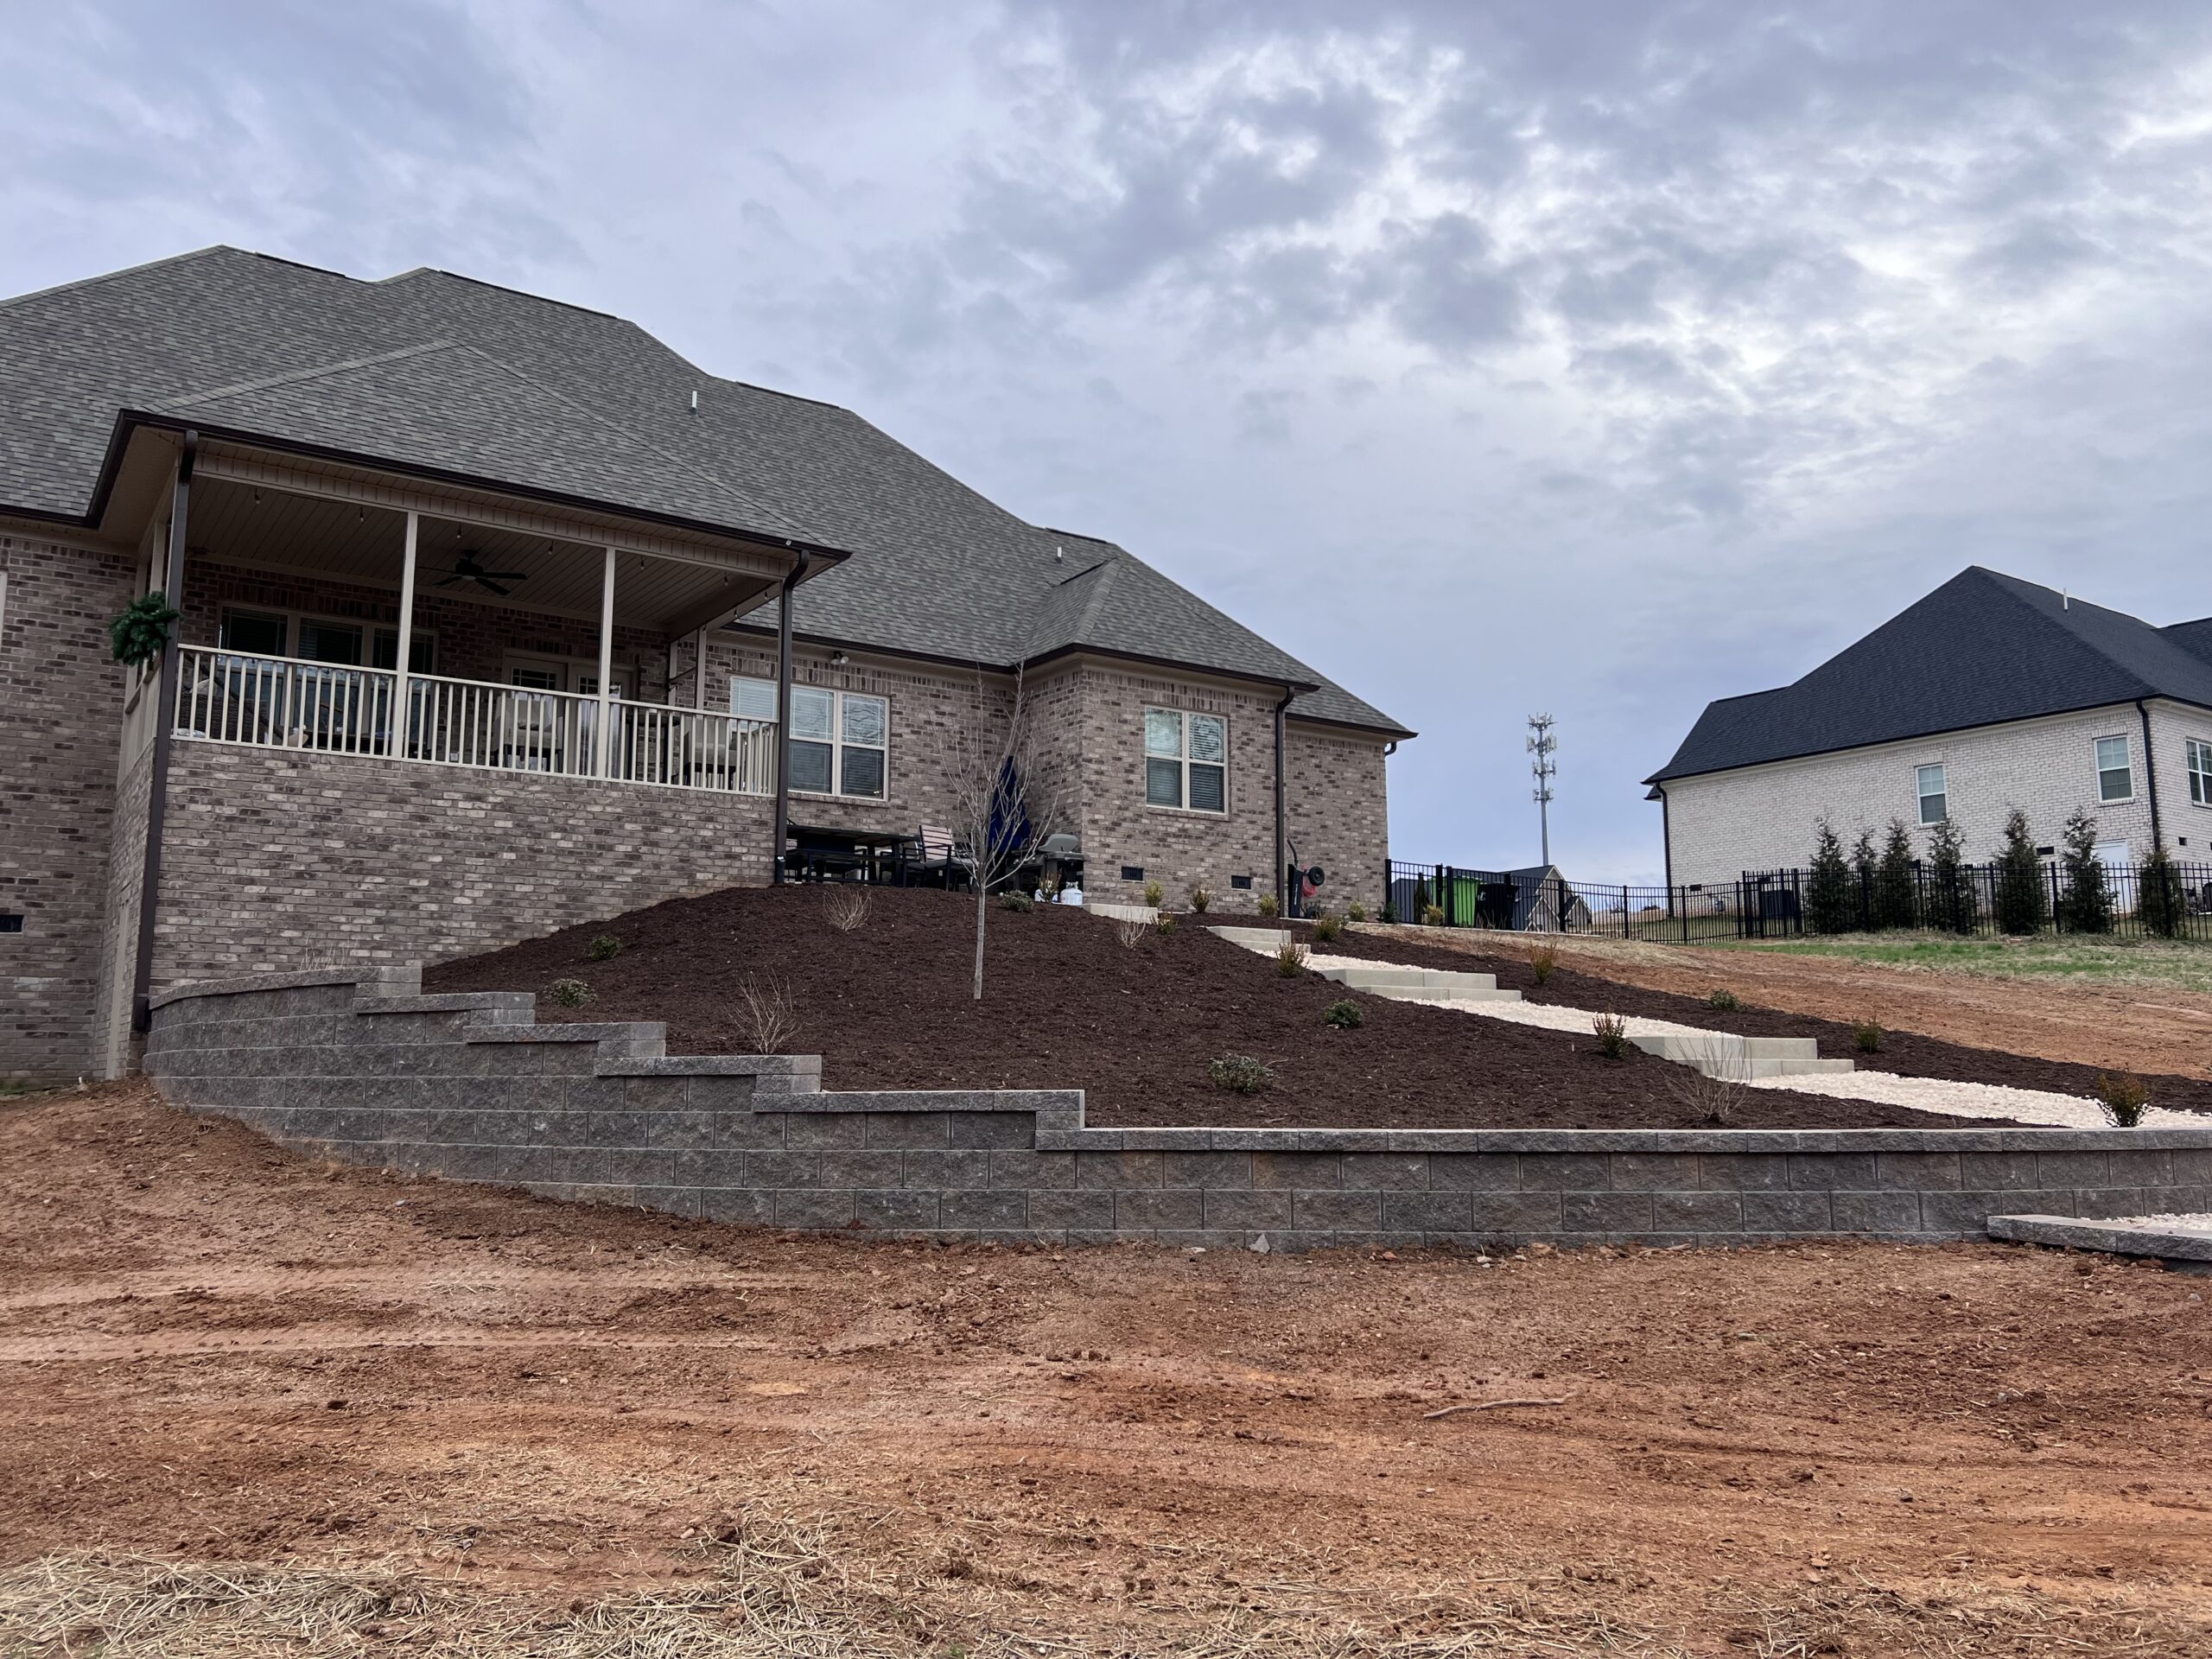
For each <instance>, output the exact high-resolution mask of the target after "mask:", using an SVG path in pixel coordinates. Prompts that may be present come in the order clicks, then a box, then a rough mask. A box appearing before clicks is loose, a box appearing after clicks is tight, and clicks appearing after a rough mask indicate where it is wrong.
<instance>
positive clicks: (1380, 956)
mask: <svg viewBox="0 0 2212 1659" xmlns="http://www.w3.org/2000/svg"><path fill="white" fill-rule="evenodd" d="M1299 931H1300V934H1301V935H1302V936H1304V937H1306V938H1310V937H1311V934H1312V930H1311V929H1310V928H1309V927H1307V926H1306V925H1304V924H1300V925H1299ZM1446 937H1447V938H1449V937H1450V936H1449V935H1446ZM1459 937H1460V938H1465V939H1467V940H1468V941H1469V942H1470V943H1472V941H1473V939H1474V938H1475V937H1476V936H1474V935H1469V934H1463V935H1460V936H1459ZM1314 948H1315V949H1316V950H1326V951H1330V952H1332V953H1334V954H1336V955H1338V956H1346V957H1363V958H1364V959H1366V960H1369V961H1375V962H1399V963H1408V964H1409V965H1412V966H1416V967H1424V968H1457V969H1462V970H1465V971H1469V972H1473V973H1478V974H1495V975H1497V982H1498V984H1499V986H1500V987H1502V988H1506V989H1510V990H1516V991H1519V992H1520V993H1521V995H1522V997H1523V998H1524V999H1526V1000H1527V1001H1530V1002H1546V1003H1553V1004H1564V1005H1565V1006H1567V1007H1577V1008H1588V1009H1590V1010H1592V1012H1604V1013H1611V1014H1630V1015H1634V1016H1637V1017H1640V1018H1643V1019H1649V1020H1677V1021H1679V1022H1680V1023H1681V1024H1683V1025H1686V1026H1703V1027H1707V1028H1709V1029H1711V1030H1713V1031H1730V1032H1734V1033H1738V1035H1740V1036H1745V1037H1810V1038H1812V1039H1814V1040H1815V1042H1817V1043H1818V1044H1819V1045H1820V1052H1821V1054H1823V1055H1825V1056H1827V1057H1829V1058H1836V1059H1849V1060H1855V1061H1857V1062H1858V1064H1859V1067H1860V1068H1861V1069H1862V1070H1865V1071H1890V1072H1894V1073H1896V1074H1897V1076H1899V1077H1941V1078H1943V1079H1945V1080H1946V1081H1948V1082H1953V1083H1996V1084H2007V1085H2009V1086H2011V1087H2012V1088H2015V1089H2044V1090H2050V1091H2051V1092H2053V1093H2055V1094H2062V1095H2075V1096H2089V1097H2092V1098H2094V1096H2095V1095H2096V1092H2097V1078H2098V1077H2100V1076H2101V1071H2100V1068H2098V1067H2096V1066H2094V1065H2068V1064H2066V1063H2065V1062H2064V1061H2063V1060H2044V1059H2037V1058H2035V1057H2033V1056H2031V1055H2025V1054H2010V1053H2006V1052H2004V1051H2003V1050H2000V1049H1993V1048H1970V1047H1967V1046H1965V1045H1964V1044H1961V1043H1947V1042H1944V1041H1942V1039H1939V1038H1935V1037H1923V1036H1920V1035H1918V1034H1917V1033H1913V1032H1910V1031H1885V1032H1884V1033H1882V1046H1881V1048H1880V1049H1879V1051H1878V1052H1875V1053H1872V1054H1866V1053H1862V1052H1859V1046H1858V1044H1857V1042H1856V1041H1855V1039H1854V1038H1853V1033H1852V1028H1851V1027H1849V1026H1847V1025H1844V1024H1842V1023H1841V1022H1840V1021H1838V1020H1820V1019H1815V1018H1814V1017H1812V1016H1811V1015H1808V1014H1786V1013H1783V1011H1781V1010H1780V1009H1777V1008H1761V1007H1751V1006H1750V1005H1749V1004H1746V1005H1745V1006H1744V1007H1739V1008H1738V1009H1736V1010H1735V1011H1734V1012H1733V1013H1726V1012H1723V1011H1722V1010H1720V1009H1718V1008H1715V1007H1713V1006H1712V1005H1711V1004H1710V1003H1707V1002H1703V1001H1699V1000H1698V999H1697V998H1696V997H1694V996H1682V995H1677V994H1675V992H1672V991H1653V990H1646V989H1644V988H1643V987H1641V986H1637V985H1624V984H1623V983H1621V982H1619V981H1618V980H1614V979H1607V978H1605V976H1602V975H1599V974H1594V973H1592V972H1589V971H1588V970H1587V968H1586V967H1580V968H1578V967H1570V966H1569V965H1568V958H1567V957H1566V956H1565V955H1562V956H1561V957H1560V960H1559V962H1558V963H1557V964H1556V965H1555V966H1554V968H1553V969H1552V971H1551V973H1550V975H1549V976H1548V977H1547V978H1546V979H1545V981H1544V982H1543V983H1542V984H1541V985H1539V984H1538V983H1537V982H1536V974H1535V969H1533V968H1532V967H1530V966H1529V963H1528V962H1527V960H1526V959H1525V958H1523V957H1518V956H1509V955H1503V954H1498V953H1493V952H1490V951H1485V950H1479V949H1471V950H1470V949H1461V948H1459V946H1458V945H1457V944H1446V943H1444V942H1443V941H1442V940H1440V941H1439V942H1438V943H1436V944H1425V943H1424V942H1422V941H1421V940H1419V939H1412V938H1407V937H1406V936H1405V935H1404V934H1402V933H1393V934H1388V935H1376V934H1369V933H1362V932H1360V931H1357V930H1356V929H1355V930H1348V931H1344V932H1343V933H1340V934H1338V937H1337V938H1336V940H1335V942H1334V943H1333V944H1325V945H1316V946H1315V947H1314ZM1576 960H1578V961H1580V962H1582V963H1587V962H1588V961H1589V958H1588V957H1586V956H1585V957H1579V958H1577V959H1576ZM1713 969H1714V971H1713V982H1714V984H1715V986H1716V987H1719V986H1721V985H1724V984H1725V983H1726V977H1727V971H1726V962H1725V960H1717V961H1716V962H1715V963H1714V964H1713ZM2144 1081H2145V1082H2146V1083H2147V1084H2150V1088H2151V1098H2152V1100H2154V1101H2155V1102H2157V1103H2158V1104H2159V1105H2160V1106H2164V1107H2171V1109H2174V1110H2176V1111H2193V1112H2212V1082H2207V1081H2205V1080H2204V1079H2202V1078H2199V1077H2171V1076H2160V1077H2146V1078H2145V1079H2144Z"/></svg>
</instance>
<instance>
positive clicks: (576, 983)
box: [545, 979, 591, 1008]
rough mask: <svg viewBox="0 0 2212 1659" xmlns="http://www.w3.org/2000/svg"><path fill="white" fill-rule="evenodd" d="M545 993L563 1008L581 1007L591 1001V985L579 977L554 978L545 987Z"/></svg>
mask: <svg viewBox="0 0 2212 1659" xmlns="http://www.w3.org/2000/svg"><path fill="white" fill-rule="evenodd" d="M545 995H548V996H550V997H551V998H552V999H553V1001H555V1002H556V1003H558V1004H559V1005H560V1006H561V1007H564V1008H581V1007H583V1005H584V1004H585V1003H587V1002H588V1001H591V987H590V986H588V985H587V984H585V983H584V982H583V981H582V980H581V979H556V980H555V981H554V982H552V983H551V984H550V985H548V986H547V987H546V988H545Z"/></svg>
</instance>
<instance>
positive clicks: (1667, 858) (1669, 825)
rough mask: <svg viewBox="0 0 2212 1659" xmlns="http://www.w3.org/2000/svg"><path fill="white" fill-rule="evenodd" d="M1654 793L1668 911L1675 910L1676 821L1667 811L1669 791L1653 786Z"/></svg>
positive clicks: (1659, 786) (1670, 912)
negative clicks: (1657, 802)
mask: <svg viewBox="0 0 2212 1659" xmlns="http://www.w3.org/2000/svg"><path fill="white" fill-rule="evenodd" d="M1651 791H1652V793H1653V794H1655V795H1656V796H1658V798H1659V857H1660V859H1661V861H1662V862H1663V863H1664V864H1665V865H1666V867H1667V909H1668V912H1669V914H1672V913H1673V912H1674V908H1675V820H1674V815H1673V814H1672V813H1670V812H1669V811H1668V810H1667V791H1666V790H1665V789H1664V788H1663V787H1662V786H1661V785H1657V784H1654V785H1651Z"/></svg>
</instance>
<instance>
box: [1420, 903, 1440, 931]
mask: <svg viewBox="0 0 2212 1659" xmlns="http://www.w3.org/2000/svg"><path fill="white" fill-rule="evenodd" d="M1421 925H1422V926H1423V927H1441V926H1443V925H1444V906H1441V905H1423V906H1421Z"/></svg>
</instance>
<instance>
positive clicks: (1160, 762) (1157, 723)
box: [1144, 709, 1229, 812]
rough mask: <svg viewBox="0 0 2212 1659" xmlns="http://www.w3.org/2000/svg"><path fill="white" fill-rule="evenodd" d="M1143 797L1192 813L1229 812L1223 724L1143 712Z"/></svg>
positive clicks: (1163, 712) (1219, 719)
mask: <svg viewBox="0 0 2212 1659" xmlns="http://www.w3.org/2000/svg"><path fill="white" fill-rule="evenodd" d="M1144 798H1145V804H1147V805H1148V806H1174V807H1181V808H1184V809H1185V810H1188V811H1192V812H1226V811H1227V810H1229V722H1228V721H1225V720H1224V719H1223V718H1222V717H1221V716H1220V715H1186V714H1183V713H1181V712H1179V711H1178V710H1176V709H1146V710H1145V711H1144Z"/></svg>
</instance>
